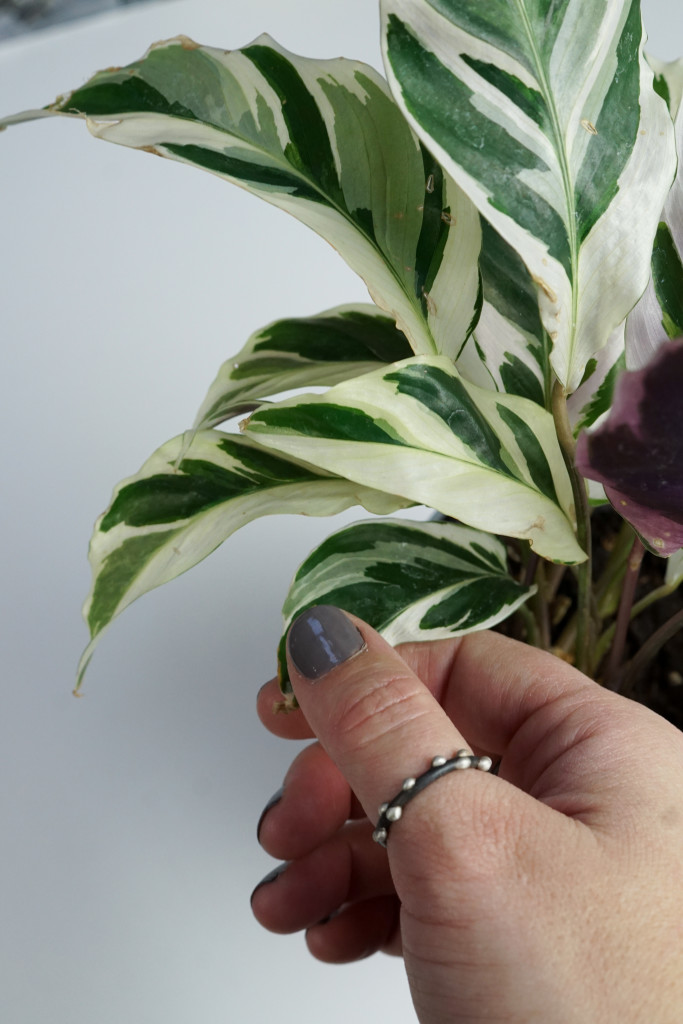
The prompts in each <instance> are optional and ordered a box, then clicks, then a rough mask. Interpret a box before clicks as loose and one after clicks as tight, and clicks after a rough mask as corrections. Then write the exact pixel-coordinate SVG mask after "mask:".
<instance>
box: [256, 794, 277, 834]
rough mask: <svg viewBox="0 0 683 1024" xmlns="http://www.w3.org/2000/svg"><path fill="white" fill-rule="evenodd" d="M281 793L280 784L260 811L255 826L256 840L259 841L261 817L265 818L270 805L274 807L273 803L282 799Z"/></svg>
mask: <svg viewBox="0 0 683 1024" xmlns="http://www.w3.org/2000/svg"><path fill="white" fill-rule="evenodd" d="M283 793H284V788H283V787H282V786H280V788H279V789H278V791H277V793H273V795H272V796H271V798H270V800H269V801H268V803H267V804H266V806H265V807H264V808H263V810H262V811H261V817H260V818H259V820H258V825H257V826H256V838H257V840H258V841H259V842H260V841H261V825H262V824H263V819H264V818H265V816H266V814H267V813H268V811H269V810H270V809H271V807H275V804H279V803H280V801H281V800H282V794H283Z"/></svg>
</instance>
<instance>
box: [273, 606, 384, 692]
mask: <svg viewBox="0 0 683 1024" xmlns="http://www.w3.org/2000/svg"><path fill="white" fill-rule="evenodd" d="M364 646H365V641H364V640H363V637H362V636H361V634H360V633H359V632H358V630H357V629H356V627H355V626H354V625H353V623H352V622H351V621H350V620H349V619H348V618H347V617H346V615H344V613H343V612H342V611H340V610H339V608H334V607H333V606H332V605H329V604H319V605H316V606H315V607H314V608H309V609H308V611H305V612H303V613H302V614H301V615H300V616H299V618H298V619H296V620H295V621H294V623H293V625H292V627H291V629H290V631H289V636H288V638H287V647H288V650H289V656H290V657H291V659H292V661H293V662H294V664H295V665H296V667H297V669H298V670H299V672H301V674H302V676H306V678H307V679H321V678H322V677H323V676H324V675H326V674H327V673H328V672H329V671H330V670H331V669H333V668H335V667H336V666H337V665H341V664H342V663H343V662H344V661H348V659H349V658H351V657H353V655H354V654H358V652H359V651H361V650H362V649H363V648H364Z"/></svg>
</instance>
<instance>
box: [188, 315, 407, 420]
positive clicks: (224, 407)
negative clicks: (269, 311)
mask: <svg viewBox="0 0 683 1024" xmlns="http://www.w3.org/2000/svg"><path fill="white" fill-rule="evenodd" d="M408 356H410V345H409V344H408V341H407V339H406V336H405V334H403V333H402V332H401V331H399V330H398V329H397V328H396V326H395V324H394V321H393V320H392V319H391V318H390V317H387V316H385V315H384V314H382V313H380V311H379V310H378V309H377V307H376V306H370V305H354V306H338V307H337V308H335V309H328V310H327V311H326V312H324V313H319V314H318V315H317V316H311V317H297V318H290V319H288V320H276V321H275V322H274V323H272V324H268V326H267V327H263V328H262V329H261V330H260V331H256V333H255V334H252V336H251V337H250V338H249V340H248V342H247V344H246V345H245V346H244V348H243V349H242V350H241V351H240V352H238V353H237V355H235V356H233V357H232V358H231V359H228V360H227V361H226V362H225V363H223V365H222V366H221V368H220V370H219V371H218V376H217V377H216V379H215V381H214V382H213V384H212V385H211V387H210V389H209V392H208V394H207V396H206V398H205V399H204V402H203V403H202V406H201V408H200V410H199V412H198V413H197V419H196V421H195V425H194V429H195V430H203V429H208V428H210V427H215V426H217V424H219V423H222V422H223V421H224V420H226V419H230V418H231V417H232V416H237V415H240V414H242V413H245V412H251V411H252V410H253V409H255V408H257V406H258V405H260V404H261V401H262V400H263V399H264V398H267V397H269V396H272V395H277V394H279V393H281V392H282V391H289V390H291V389H293V388H303V387H311V386H315V385H324V386H326V387H329V386H330V385H332V384H338V383H339V382H340V381H342V380H348V379H349V378H350V377H357V376H359V375H360V374H363V373H367V372H369V371H370V370H374V369H376V368H377V367H378V366H379V365H382V364H385V363H394V362H396V361H397V360H399V359H405V358H406V357H408Z"/></svg>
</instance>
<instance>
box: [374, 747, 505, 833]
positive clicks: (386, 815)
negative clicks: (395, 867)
mask: <svg viewBox="0 0 683 1024" xmlns="http://www.w3.org/2000/svg"><path fill="white" fill-rule="evenodd" d="M492 765H493V761H492V760H491V758H490V757H486V756H484V757H475V755H474V754H470V752H469V750H459V751H458V752H457V754H456V755H455V756H454V757H450V758H449V757H442V756H441V755H440V754H437V756H436V757H433V758H432V763H431V765H430V766H429V768H428V769H427V771H426V772H424V773H423V774H422V775H418V776H417V778H413V777H412V776H411V777H410V778H408V779H405V780H404V782H403V785H402V786H401V789H400V791H399V792H398V793H397V794H396V796H395V797H394V799H393V800H389V802H388V803H385V804H382V806H381V807H380V808H379V820H378V822H377V826H376V828H375V831H374V832H373V833H372V838H373V839H374V841H375V842H376V843H379V845H380V846H386V845H387V839H388V837H389V829H390V828H391V826H392V825H393V824H394V822H395V821H398V819H399V818H400V817H401V816H402V815H403V808H404V807H405V805H406V804H407V803H408V801H409V800H412V799H413V797H414V796H417V794H418V793H419V792H421V791H422V790H423V789H425V788H426V787H427V786H428V785H429V784H430V783H431V782H436V780H437V779H440V778H441V777H442V776H443V775H448V773H449V772H453V771H463V770H464V769H466V768H478V769H479V771H480V772H489V771H491V767H492Z"/></svg>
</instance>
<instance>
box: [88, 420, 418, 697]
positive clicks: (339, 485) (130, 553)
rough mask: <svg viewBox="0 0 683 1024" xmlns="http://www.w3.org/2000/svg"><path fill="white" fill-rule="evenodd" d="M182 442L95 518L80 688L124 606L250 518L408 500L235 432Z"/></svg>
mask: <svg viewBox="0 0 683 1024" xmlns="http://www.w3.org/2000/svg"><path fill="white" fill-rule="evenodd" d="M183 446H184V438H183V437H177V438H174V439H173V440H171V441H168V442H167V443H166V444H165V445H163V446H162V447H161V448H159V449H158V450H157V451H156V452H154V454H153V455H152V456H151V457H150V458H149V459H148V460H147V462H145V464H144V466H143V467H142V469H141V470H140V471H139V473H136V474H135V476H132V477H130V478H129V479H127V480H124V481H123V482H122V483H121V484H119V486H118V487H117V488H116V490H115V492H114V495H113V498H112V502H111V505H110V506H109V508H108V510H107V511H106V512H105V513H104V515H102V516H101V517H100V518H99V520H98V521H97V523H96V524H95V532H94V534H93V537H92V540H91V542H90V563H91V567H92V573H93V583H92V589H91V591H90V594H89V596H88V598H87V600H86V603H85V606H84V609H83V614H84V617H85V620H86V622H87V623H88V626H89V629H90V636H91V640H90V643H89V644H88V646H87V648H86V650H85V651H84V653H83V656H82V658H81V662H80V665H79V670H78V684H77V687H78V686H80V684H81V681H82V679H83V674H84V672H85V670H86V668H87V666H88V663H89V661H90V658H91V657H92V653H93V650H94V648H95V646H96V644H97V642H98V641H99V639H100V637H101V635H102V633H103V632H104V630H105V629H106V628H107V627H108V626H109V624H110V623H111V622H112V620H113V619H114V618H116V616H117V615H120V613H121V612H122V611H123V610H124V608H127V607H128V605H129V604H131V602H133V601H134V600H136V598H138V597H140V596H141V595H142V594H145V593H147V592H148V591H149V590H152V589H153V588H154V587H158V586H160V585H161V584H162V583H168V582H169V581H170V580H172V579H175V577H176V576H179V575H180V574H181V573H183V572H186V571H187V570H188V569H190V568H191V567H192V566H193V565H196V564H197V563H198V562H200V561H201V560H202V559H203V558H205V557H206V556H207V555H209V554H210V553H211V552H212V551H213V550H214V549H215V548H217V547H218V545H219V544H222V542H223V541H224V540H225V539H226V538H227V537H229V536H230V534H231V533H234V531H235V530H237V529H239V527H240V526H244V525H245V524H246V523H249V522H251V520H252V519H257V518H259V517H260V516H267V515H274V514H277V513H283V512H287V513H300V514H305V515H309V516H329V515H334V514H335V513H337V512H341V511H342V510H343V509H345V508H349V507H350V506H352V505H362V506H363V507H364V508H366V509H367V510H368V511H369V512H373V513H376V514H377V513H379V514H387V513H388V512H393V511H396V509H398V508H402V507H405V504H406V503H405V502H404V501H402V500H401V499H400V498H394V497H392V496H391V495H388V494H381V493H379V492H377V491H375V490H372V489H370V488H366V487H362V486H360V487H359V486H358V485H357V484H354V483H352V482H350V481H348V480H340V479H338V478H335V477H331V476H329V475H327V474H324V473H321V472H319V471H316V470H313V469H311V468H310V467H307V466H302V465H301V464H300V463H297V462H292V461H290V460H287V459H283V458H281V457H278V456H274V455H273V454H272V453H271V452H267V451H264V450H263V449H262V448H260V447H259V446H258V445H256V444H254V443H253V442H251V441H248V440H247V439H245V438H242V437H239V436H235V435H234V434H222V433H219V432H218V431H203V432H201V433H199V434H197V435H196V437H195V438H194V440H193V442H192V444H191V446H190V448H189V450H188V451H187V452H186V454H185V457H184V458H183V459H182V460H181V461H179V458H178V457H179V453H180V452H181V450H182V448H183ZM176 463H177V465H176Z"/></svg>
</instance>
